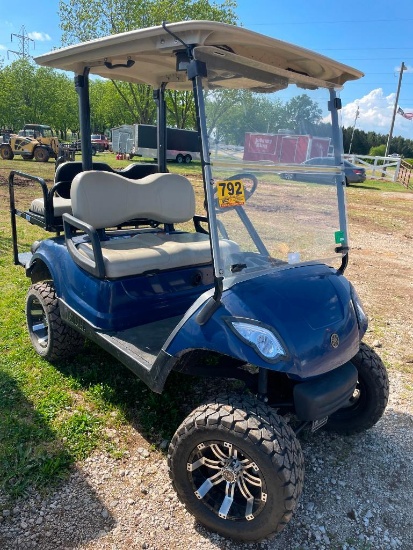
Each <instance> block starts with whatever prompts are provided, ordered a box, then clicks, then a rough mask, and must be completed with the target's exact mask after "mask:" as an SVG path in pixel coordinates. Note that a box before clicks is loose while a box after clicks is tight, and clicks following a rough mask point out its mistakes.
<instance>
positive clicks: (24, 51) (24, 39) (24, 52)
mask: <svg viewBox="0 0 413 550" xmlns="http://www.w3.org/2000/svg"><path fill="white" fill-rule="evenodd" d="M13 36H14V37H15V38H17V39H18V41H19V51H17V52H16V51H15V50H7V58H9V53H14V54H15V55H17V56H18V57H21V58H22V59H27V58H28V57H31V55H30V42H33V49H34V47H35V42H34V40H33V38H30V37H29V36H28V35H27V34H26V28H25V26H24V25H23V26H22V28H21V29H20V34H16V33H12V34H11V42H13Z"/></svg>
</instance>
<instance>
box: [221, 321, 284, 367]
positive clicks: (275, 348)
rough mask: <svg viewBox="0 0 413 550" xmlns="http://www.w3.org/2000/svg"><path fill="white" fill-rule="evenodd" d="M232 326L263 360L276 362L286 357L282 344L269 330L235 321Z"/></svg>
mask: <svg viewBox="0 0 413 550" xmlns="http://www.w3.org/2000/svg"><path fill="white" fill-rule="evenodd" d="M230 324H231V326H232V327H233V329H234V330H235V333H236V334H237V335H238V336H239V337H240V338H241V340H243V341H244V342H246V343H247V344H249V345H250V346H251V347H253V348H254V349H255V351H256V352H257V353H258V355H260V356H261V357H262V358H263V359H266V360H267V361H274V360H275V359H277V358H278V357H281V356H285V355H286V351H285V349H284V347H283V346H282V344H281V342H280V341H279V340H278V338H277V337H276V336H275V334H274V333H273V332H271V330H269V329H268V328H265V327H263V326H262V325H258V324H257V325H255V324H253V323H248V322H244V321H235V320H231V321H230Z"/></svg>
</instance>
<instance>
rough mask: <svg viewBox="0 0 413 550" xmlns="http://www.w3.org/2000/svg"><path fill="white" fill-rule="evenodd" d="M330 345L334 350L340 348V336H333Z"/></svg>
mask: <svg viewBox="0 0 413 550" xmlns="http://www.w3.org/2000/svg"><path fill="white" fill-rule="evenodd" d="M330 343H331V346H332V347H333V348H338V345H339V343H340V338H339V337H338V334H335V333H334V334H332V335H331V336H330Z"/></svg>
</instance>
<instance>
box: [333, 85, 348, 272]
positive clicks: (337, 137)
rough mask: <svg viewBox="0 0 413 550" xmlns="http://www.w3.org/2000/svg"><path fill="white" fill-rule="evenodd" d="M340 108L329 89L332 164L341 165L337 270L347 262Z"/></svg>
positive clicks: (339, 103) (344, 183)
mask: <svg viewBox="0 0 413 550" xmlns="http://www.w3.org/2000/svg"><path fill="white" fill-rule="evenodd" d="M340 109H341V99H340V98H339V97H337V92H336V91H335V90H334V89H330V101H329V102H328V110H329V111H330V113H331V126H332V139H333V146H334V164H335V165H336V166H341V170H342V173H341V175H340V176H336V188H337V201H338V217H339V225H340V232H341V239H340V246H339V247H337V248H336V251H337V252H339V249H340V251H342V253H343V259H342V262H341V267H340V268H339V271H340V272H341V273H343V272H344V270H345V268H346V266H347V262H348V249H349V243H348V223H347V209H346V195H345V192H344V189H345V186H346V182H345V177H344V161H343V132H342V130H341V128H340V124H339V120H338V111H339V110H340Z"/></svg>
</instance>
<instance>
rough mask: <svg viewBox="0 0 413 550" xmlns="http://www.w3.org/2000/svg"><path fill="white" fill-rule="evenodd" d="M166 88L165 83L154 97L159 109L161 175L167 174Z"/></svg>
mask: <svg viewBox="0 0 413 550" xmlns="http://www.w3.org/2000/svg"><path fill="white" fill-rule="evenodd" d="M165 87H166V84H165V83H164V82H163V83H162V84H161V86H160V88H158V89H157V90H154V92H153V97H154V99H155V102H156V107H157V118H158V124H157V130H156V132H157V136H156V137H157V144H158V145H157V154H158V171H159V172H161V173H164V172H167V169H166V148H167V132H166V103H165Z"/></svg>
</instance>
